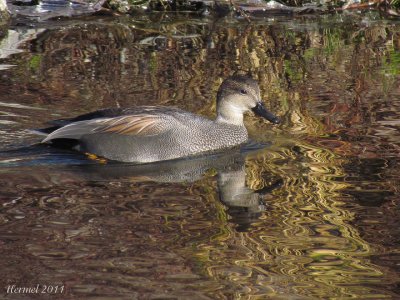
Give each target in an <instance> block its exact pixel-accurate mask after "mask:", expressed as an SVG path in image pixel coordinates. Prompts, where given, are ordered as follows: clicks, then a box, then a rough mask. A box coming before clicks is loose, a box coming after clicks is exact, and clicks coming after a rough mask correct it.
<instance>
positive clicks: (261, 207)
mask: <svg viewBox="0 0 400 300" xmlns="http://www.w3.org/2000/svg"><path fill="white" fill-rule="evenodd" d="M250 147H253V146H250ZM258 149H259V148H258ZM249 152H255V150H254V149H251V150H249V149H246V147H245V148H242V150H239V149H233V150H231V151H229V152H224V153H214V154H209V155H205V156H204V155H203V156H198V157H192V158H190V159H178V160H171V161H164V162H158V163H149V164H140V165H133V164H132V165H131V164H126V163H107V164H92V165H81V166H76V167H79V172H80V173H81V174H85V175H84V176H86V177H88V179H90V180H111V179H113V180H115V179H120V180H122V179H127V178H129V179H135V178H138V179H140V180H145V181H147V180H148V181H155V182H169V183H180V182H195V181H198V180H200V179H201V178H202V177H203V176H204V174H205V173H206V172H207V171H209V170H215V171H216V172H217V174H218V175H217V184H218V194H219V199H220V201H221V202H222V203H223V204H224V205H225V206H226V207H227V212H228V214H229V216H230V217H231V219H230V222H232V223H234V224H236V225H237V228H236V229H237V230H238V231H246V230H248V228H249V227H250V226H251V224H252V223H254V222H256V221H257V220H258V219H259V217H260V216H261V215H262V213H263V212H264V211H265V210H266V209H267V205H266V203H265V199H266V198H267V197H270V196H268V194H269V193H270V192H272V191H273V190H275V189H276V188H279V187H280V186H281V185H282V180H281V179H277V178H276V177H275V178H272V177H271V178H266V179H267V180H266V181H269V182H273V183H272V184H271V185H269V186H267V187H264V188H263V189H261V190H252V189H250V188H249V187H247V185H246V169H245V157H246V154H248V153H249Z"/></svg>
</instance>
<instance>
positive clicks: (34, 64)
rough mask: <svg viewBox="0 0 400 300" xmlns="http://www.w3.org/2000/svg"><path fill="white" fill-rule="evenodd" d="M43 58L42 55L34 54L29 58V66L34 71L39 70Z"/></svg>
mask: <svg viewBox="0 0 400 300" xmlns="http://www.w3.org/2000/svg"><path fill="white" fill-rule="evenodd" d="M41 59H42V57H41V56H40V55H33V56H32V57H31V59H30V60H29V68H30V69H32V71H38V70H39V68H40V62H41Z"/></svg>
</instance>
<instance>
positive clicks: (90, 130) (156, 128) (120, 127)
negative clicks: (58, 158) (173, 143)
mask: <svg viewBox="0 0 400 300" xmlns="http://www.w3.org/2000/svg"><path fill="white" fill-rule="evenodd" d="M174 121H175V122H176V121H177V120H176V119H175V118H174V117H173V116H170V115H150V114H141V115H128V116H120V117H115V118H101V119H92V120H85V121H77V122H73V123H71V124H68V125H65V126H63V127H61V128H59V129H57V130H55V131H53V132H52V133H50V134H49V135H48V136H47V137H46V138H45V139H44V140H43V141H42V143H45V142H48V141H50V140H54V139H75V140H79V139H80V138H82V136H85V135H90V134H95V133H108V134H119V135H132V136H151V135H157V134H160V133H163V132H166V131H168V130H170V129H171V128H172V126H173V125H174Z"/></svg>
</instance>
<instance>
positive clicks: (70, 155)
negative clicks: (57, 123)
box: [0, 13, 400, 299]
mask: <svg viewBox="0 0 400 300" xmlns="http://www.w3.org/2000/svg"><path fill="white" fill-rule="evenodd" d="M399 41H400V23H398V22H395V21H387V20H382V19H380V18H379V17H378V16H376V15H373V14H356V13H355V14H352V15H337V16H316V17H310V16H308V17H295V18H286V17H274V18H263V19H258V20H254V21H253V23H251V24H248V23H246V22H245V21H242V20H234V19H230V18H222V19H218V20H216V19H212V18H199V17H194V16H191V17H190V18H188V16H187V15H176V14H172V15H168V14H153V15H148V16H143V17H141V18H139V17H136V18H125V17H120V18H110V17H107V18H99V17H82V18H76V19H73V20H62V21H57V22H56V21H51V20H49V21H45V22H41V23H35V22H32V23H31V24H29V26H25V25H23V24H19V25H13V26H12V27H11V28H10V29H9V30H8V36H7V37H4V38H3V40H2V41H1V42H0V45H1V52H0V55H1V59H0V65H1V66H2V68H1V69H2V70H1V71H0V76H1V80H0V90H1V93H0V131H1V135H0V145H1V146H0V150H1V152H0V186H1V192H0V198H1V211H0V243H1V247H0V253H1V255H0V257H1V258H0V265H1V268H0V278H1V279H0V285H1V286H2V288H3V290H2V293H3V296H4V297H8V298H15V299H23V298H24V297H25V299H30V298H32V297H38V298H39V297H49V298H50V297H52V298H76V299H82V298H87V297H89V296H97V297H99V298H101V299H108V298H109V299H116V298H118V299H132V298H133V299H135V298H137V299H187V298H189V297H190V298H191V299H327V298H332V299H335V298H337V299H348V298H358V299H366V298H370V299H390V298H392V299H397V298H398V297H400V291H399V279H398V278H399V273H400V268H399V263H400V256H399V251H400V247H399V240H400V231H399V226H398V220H399V219H400V211H399V202H398V201H399V190H398V189H399V188H398V187H399V176H400V171H399V149H400V132H399V128H400V127H399V126H400V123H399V117H400V75H399V74H400V42H399ZM237 71H242V72H249V73H251V74H252V76H253V77H254V78H256V79H257V80H258V81H259V82H260V86H261V89H262V95H263V98H264V99H265V103H266V105H267V107H269V108H270V110H271V111H274V112H275V113H276V114H277V115H280V116H282V119H283V122H282V124H281V125H279V126H272V125H271V124H269V123H267V122H264V121H263V120H260V119H258V118H256V117H254V116H251V115H249V116H247V117H246V124H247V127H248V129H249V132H250V135H251V138H252V140H253V143H252V144H251V145H248V146H247V147H245V148H244V149H241V150H240V149H239V150H238V149H236V150H233V151H229V152H227V153H222V154H218V155H213V156H208V157H199V158H196V159H189V160H180V161H174V162H166V163H162V164H149V165H143V166H135V165H129V164H113V163H106V164H104V163H103V162H101V161H93V160H90V159H88V158H87V157H86V156H85V155H82V154H78V153H74V152H68V151H60V150H57V149H52V148H50V147H47V146H43V145H37V143H38V142H39V141H40V137H38V136H36V135H34V134H33V133H32V132H30V131H29V129H32V128H39V127H42V126H44V125H45V122H46V121H50V120H52V119H57V118H65V117H70V116H75V115H77V114H81V113H85V112H88V111H92V110H96V109H100V108H105V107H113V106H134V105H144V104H146V105H167V106H178V107H180V108H183V109H187V110H189V111H192V112H196V113H199V114H202V115H205V116H208V117H213V116H215V104H214V98H215V93H216V91H217V89H218V86H219V84H220V83H221V81H222V80H223V78H225V77H227V76H229V75H230V74H233V73H234V72H237ZM36 284H41V285H53V286H56V285H59V286H65V290H63V293H58V294H55V295H51V296H50V295H49V294H41V295H27V294H25V295H11V294H7V293H6V289H7V286H9V285H16V286H35V285H36Z"/></svg>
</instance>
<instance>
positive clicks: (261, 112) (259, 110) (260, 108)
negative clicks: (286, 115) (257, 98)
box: [252, 102, 281, 124]
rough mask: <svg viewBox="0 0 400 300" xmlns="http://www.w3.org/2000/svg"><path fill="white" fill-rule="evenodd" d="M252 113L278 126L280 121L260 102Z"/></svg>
mask: <svg viewBox="0 0 400 300" xmlns="http://www.w3.org/2000/svg"><path fill="white" fill-rule="evenodd" d="M252 111H253V112H254V113H255V114H256V115H257V116H260V117H263V118H264V119H267V120H268V121H270V122H271V123H273V124H279V123H280V122H281V119H280V118H279V117H277V116H275V115H274V114H273V113H272V112H270V111H268V110H267V109H266V108H265V106H264V104H263V103H262V102H258V103H257V105H256V106H255V107H253V108H252Z"/></svg>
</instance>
